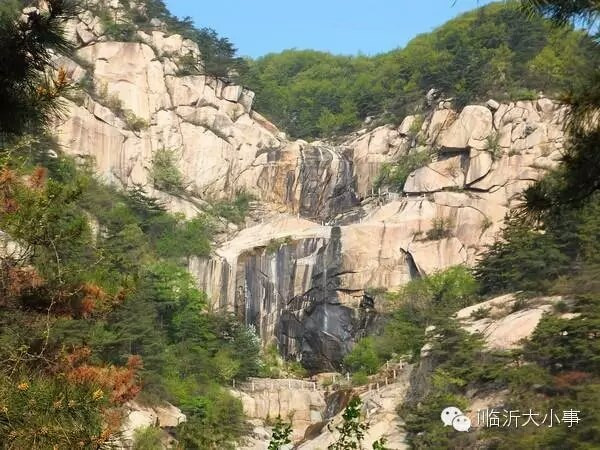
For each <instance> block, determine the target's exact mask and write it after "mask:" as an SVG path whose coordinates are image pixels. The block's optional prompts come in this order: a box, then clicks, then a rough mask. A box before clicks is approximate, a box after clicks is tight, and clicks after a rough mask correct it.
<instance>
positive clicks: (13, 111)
mask: <svg viewBox="0 0 600 450" xmlns="http://www.w3.org/2000/svg"><path fill="white" fill-rule="evenodd" d="M27 3H29V2H23V1H19V0H7V1H3V2H2V3H0V61H2V64H0V103H1V104H2V108H0V133H2V134H6V133H13V134H19V133H20V132H23V131H25V130H29V131H31V130H33V129H35V127H37V126H40V125H43V124H46V123H47V121H48V119H50V118H53V117H54V116H55V115H56V114H57V112H58V109H57V107H58V103H57V99H58V97H59V96H60V94H61V93H62V92H63V91H64V90H65V89H66V79H65V77H64V74H62V75H61V76H60V77H53V76H52V74H51V73H50V71H49V66H50V60H51V58H52V56H51V51H52V50H54V51H56V52H58V53H65V54H66V53H68V52H69V51H70V46H69V44H68V41H67V40H66V39H65V38H64V37H63V35H62V31H63V26H64V22H65V19H67V18H69V17H71V16H72V15H74V14H75V12H76V9H75V7H74V6H73V3H72V2H70V1H68V0H49V1H48V2H47V4H48V11H47V12H44V11H40V10H37V9H36V10H31V11H30V12H28V14H26V15H22V13H21V9H22V8H23V7H24V6H26V4H27Z"/></svg>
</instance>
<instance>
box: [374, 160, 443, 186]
mask: <svg viewBox="0 0 600 450" xmlns="http://www.w3.org/2000/svg"><path fill="white" fill-rule="evenodd" d="M431 156H432V153H431V152H429V151H427V150H422V151H418V152H415V153H410V154H408V155H406V156H401V157H400V159H399V160H398V161H397V162H395V163H387V164H384V165H383V167H382V169H381V171H380V172H379V174H378V176H377V178H376V180H375V183H374V188H375V189H379V188H381V187H384V186H386V187H389V188H391V190H393V191H397V192H401V191H402V190H403V189H404V183H406V180H407V179H408V176H409V175H410V174H411V173H412V172H414V171H415V170H417V169H419V168H421V167H423V166H426V165H427V164H428V163H430V162H431Z"/></svg>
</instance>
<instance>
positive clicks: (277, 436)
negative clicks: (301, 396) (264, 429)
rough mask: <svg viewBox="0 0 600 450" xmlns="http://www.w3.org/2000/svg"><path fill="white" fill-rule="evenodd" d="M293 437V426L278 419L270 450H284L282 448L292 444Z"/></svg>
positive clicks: (270, 442)
mask: <svg viewBox="0 0 600 450" xmlns="http://www.w3.org/2000/svg"><path fill="white" fill-rule="evenodd" d="M291 435H292V425H291V424H289V423H286V422H283V421H282V420H281V417H277V421H276V422H275V426H274V427H273V433H272V434H271V440H270V441H269V447H268V450H282V448H283V447H284V446H286V445H288V444H291V443H292V440H291V439H290V436H291Z"/></svg>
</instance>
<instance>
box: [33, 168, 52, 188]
mask: <svg viewBox="0 0 600 450" xmlns="http://www.w3.org/2000/svg"><path fill="white" fill-rule="evenodd" d="M47 178H48V169H46V168H45V167H41V166H38V167H36V168H35V169H34V171H33V173H32V174H31V176H30V177H29V187H31V189H36V190H40V189H43V188H44V187H45V186H46V179H47Z"/></svg>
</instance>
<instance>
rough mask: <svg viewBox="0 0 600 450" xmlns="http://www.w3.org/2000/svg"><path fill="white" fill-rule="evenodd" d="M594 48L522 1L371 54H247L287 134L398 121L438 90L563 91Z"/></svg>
mask: <svg viewBox="0 0 600 450" xmlns="http://www.w3.org/2000/svg"><path fill="white" fill-rule="evenodd" d="M593 61H597V54H596V52H594V50H593V44H592V41H591V39H589V37H587V36H586V35H585V34H584V33H582V32H578V31H573V30H568V29H562V28H557V27H554V26H553V25H552V24H551V23H550V22H548V21H546V20H545V19H543V18H540V17H537V16H533V17H530V18H528V17H526V16H525V15H524V14H523V13H522V11H520V10H519V6H518V2H502V3H495V4H491V5H487V6H484V7H481V8H479V9H477V10H474V11H472V12H469V13H466V14H464V15H461V16H459V17H457V18H455V19H453V20H450V21H449V22H447V23H446V24H444V25H442V26H441V27H439V28H438V29H436V30H434V31H432V32H430V33H426V34H422V35H420V36H417V37H416V38H414V39H413V40H412V41H411V42H409V43H408V44H407V45H406V47H405V48H402V49H398V50H393V51H390V52H388V53H384V54H381V55H377V56H374V57H366V56H352V57H348V56H337V55H332V54H328V53H323V52H315V51H311V50H287V51H284V52H282V53H279V54H270V55H266V56H264V57H261V58H258V59H257V60H255V61H250V70H249V72H248V73H247V75H245V76H243V77H242V80H243V82H244V84H245V85H247V86H248V87H250V88H251V89H252V90H254V91H255V92H256V93H257V103H256V107H257V109H258V110H259V111H261V112H262V113H263V114H265V115H266V116H267V117H268V118H269V119H271V120H272V121H273V122H274V123H276V124H277V125H279V126H280V127H281V128H282V129H284V130H285V131H287V132H288V133H289V134H290V135H292V136H294V137H298V138H302V139H307V138H315V137H318V136H330V135H332V134H335V135H339V134H343V133H345V132H348V131H351V130H353V129H354V128H356V127H357V126H358V125H359V124H360V123H361V122H362V121H364V120H365V119H366V118H367V117H369V116H374V117H383V118H384V119H383V120H385V121H396V122H399V121H400V120H402V118H403V117H404V116H405V115H406V114H409V113H411V112H414V111H415V109H416V108H417V107H420V106H421V105H422V100H423V98H424V97H425V93H426V92H428V91H429V90H430V89H436V90H437V91H439V93H441V95H442V96H443V97H445V98H447V97H453V98H454V99H455V103H456V105H457V106H458V107H462V106H464V105H466V104H468V103H472V102H481V101H486V100H487V99H488V98H496V99H497V100H501V101H506V100H530V99H532V98H535V97H536V95H537V93H538V92H539V91H543V92H544V93H545V94H546V95H548V96H555V95H556V94H558V93H560V92H563V90H564V89H566V88H567V87H568V86H569V85H570V83H571V82H572V80H573V78H574V77H575V76H576V75H577V73H579V72H580V69H581V65H590V66H593V65H594V64H595V63H594V62H593Z"/></svg>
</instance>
